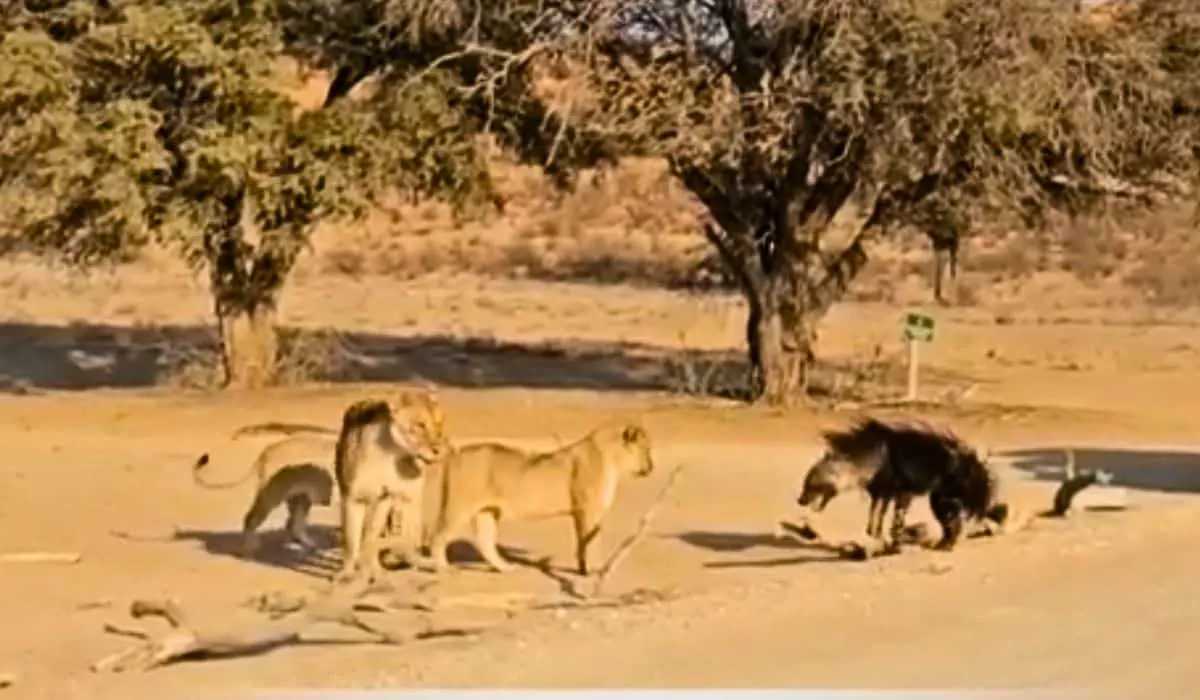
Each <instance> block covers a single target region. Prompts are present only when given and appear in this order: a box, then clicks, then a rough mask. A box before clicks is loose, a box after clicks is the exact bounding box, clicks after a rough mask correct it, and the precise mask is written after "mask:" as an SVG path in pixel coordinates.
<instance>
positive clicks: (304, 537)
mask: <svg viewBox="0 0 1200 700" xmlns="http://www.w3.org/2000/svg"><path fill="white" fill-rule="evenodd" d="M312 505H313V504H312V500H311V499H310V498H309V497H308V494H303V493H298V494H295V495H293V496H290V497H289V498H288V499H287V509H288V519H287V525H286V526H285V527H284V530H285V532H287V536H288V539H289V540H291V541H292V542H295V543H296V544H298V545H300V546H301V547H303V548H304V549H306V550H309V551H312V550H314V549H316V548H317V545H316V543H315V542H313V540H312V537H311V536H310V535H309V534H308V514H309V512H310V511H311V510H312Z"/></svg>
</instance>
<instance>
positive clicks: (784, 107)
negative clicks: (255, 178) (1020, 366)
mask: <svg viewBox="0 0 1200 700" xmlns="http://www.w3.org/2000/svg"><path fill="white" fill-rule="evenodd" d="M1149 1H1155V0H1149ZM1157 1H1161V2H1166V1H1167V0H1157ZM1171 1H1173V2H1174V1H1177V0H1171ZM308 4H309V6H310V7H312V6H319V7H324V8H329V7H342V8H345V7H349V6H353V7H355V8H362V7H364V6H372V7H375V8H376V9H377V12H376V15H375V16H374V19H373V20H370V21H366V23H356V22H358V21H359V20H362V19H363V18H364V17H365V15H364V14H363V13H361V12H358V13H357V14H355V13H353V12H351V13H349V14H346V13H343V14H342V15H340V17H341V20H340V21H339V22H335V23H332V24H336V25H337V28H336V30H334V31H333V32H332V33H329V31H328V30H326V31H325V33H324V34H321V32H317V33H318V34H321V35H322V36H324V37H326V38H329V37H330V36H332V37H334V38H335V39H334V40H331V41H325V42H321V41H308V42H307V43H305V44H304V45H305V46H306V47H308V49H309V50H310V51H311V55H313V56H320V57H322V59H321V60H324V61H325V62H326V64H327V65H331V66H335V67H338V74H339V75H341V76H342V77H343V78H344V80H343V83H342V84H341V86H340V88H339V89H340V90H343V91H344V90H346V89H348V86H350V85H352V84H353V82H354V81H355V80H356V79H359V78H361V77H362V76H364V75H367V74H369V73H370V72H371V71H380V72H382V73H384V74H389V73H394V74H402V75H413V74H419V73H420V71H422V70H426V69H428V67H429V66H436V67H437V69H438V70H439V71H447V72H453V73H454V75H455V80H456V81H457V83H458V84H459V87H460V91H461V92H460V94H461V95H462V96H463V99H464V103H465V104H467V105H468V109H469V111H471V113H472V114H473V115H475V116H477V117H478V118H481V119H483V118H485V116H486V119H487V120H488V122H487V124H488V125H490V126H491V128H493V129H495V130H497V131H499V132H500V133H501V134H502V135H504V136H506V137H508V138H509V140H510V142H511V143H513V144H515V145H516V146H517V147H518V151H519V152H521V153H522V154H525V155H527V156H532V157H536V158H538V159H539V160H540V161H541V162H543V163H544V164H546V165H547V167H548V168H549V169H551V170H552V171H553V172H555V173H556V174H560V175H562V174H564V173H565V174H566V175H568V176H569V175H570V173H572V172H574V171H576V170H578V169H579V168H581V167H584V166H591V165H595V164H596V163H599V162H611V161H612V160H614V159H615V158H617V157H620V156H624V155H640V156H654V157H659V158H662V159H664V160H665V161H666V162H667V163H668V164H669V166H670V168H671V171H672V173H673V174H674V175H675V176H676V177H677V178H678V179H679V181H680V182H681V183H682V184H683V185H684V186H685V187H686V188H687V189H688V190H690V191H691V192H692V193H693V194H694V195H695V196H696V197H697V198H698V199H699V201H700V202H702V203H703V204H704V206H705V207H706V208H707V210H708V212H709V214H710V215H711V219H712V225H710V226H708V227H707V229H706V236H707V238H708V240H709V241H710V242H711V243H712V245H713V246H714V247H715V248H716V250H717V251H718V252H719V254H720V256H721V258H722V260H723V262H724V264H725V266H726V267H727V268H728V269H729V270H730V272H731V273H733V276H735V277H736V279H737V280H738V282H739V284H740V287H741V289H742V292H743V294H744V295H745V297H746V300H747V302H748V307H749V315H748V319H747V324H746V342H747V346H748V350H749V357H750V363H751V366H752V368H753V377H752V379H753V381H752V386H753V390H754V394H755V395H756V396H757V397H758V398H760V399H763V400H765V401H768V402H786V401H789V400H790V399H792V398H793V397H794V396H796V395H797V394H798V393H799V391H800V390H802V389H803V388H804V386H805V384H806V379H807V371H808V369H809V367H810V365H811V362H812V359H813V347H814V345H815V342H816V331H817V326H818V323H819V321H820V320H821V319H822V317H823V316H824V315H825V313H826V312H827V311H828V310H829V308H830V306H831V305H832V304H833V303H835V302H836V301H837V300H838V299H839V298H841V297H842V295H843V294H844V293H845V292H846V289H847V287H848V286H849V285H850V283H851V282H852V281H853V279H854V278H855V276H856V275H857V274H858V273H859V271H860V270H861V269H862V268H863V267H864V265H865V264H866V262H867V256H868V253H869V250H870V246H871V244H872V242H873V241H875V240H876V239H878V238H879V237H880V236H883V235H885V234H886V233H887V232H888V231H889V230H891V229H893V228H894V227H896V226H898V225H900V224H905V223H916V222H917V221H919V220H920V218H921V217H922V211H923V210H922V209H921V207H922V204H923V203H924V202H926V201H927V198H928V197H930V196H931V195H933V194H937V196H939V197H945V198H946V201H954V202H961V203H963V206H966V207H970V208H971V209H972V210H977V211H980V212H987V211H989V210H994V211H1000V210H1006V211H1019V212H1021V213H1022V214H1025V215H1027V216H1028V217H1029V218H1030V220H1031V221H1037V220H1038V215H1039V214H1040V213H1042V212H1043V211H1044V210H1046V209H1047V207H1049V206H1052V205H1064V206H1067V207H1068V208H1071V209H1076V208H1079V207H1082V206H1084V205H1087V204H1089V203H1094V202H1096V201H1103V200H1104V199H1105V198H1107V197H1110V196H1112V195H1114V194H1121V193H1139V192H1143V191H1145V185H1146V183H1147V182H1149V181H1152V180H1153V178H1152V177H1151V176H1152V175H1154V174H1156V173H1159V172H1161V171H1163V170H1171V169H1175V168H1176V167H1183V164H1181V162H1180V160H1179V157H1180V153H1181V152H1182V150H1181V147H1180V143H1179V142H1178V141H1177V140H1176V139H1174V138H1173V136H1174V134H1175V131H1174V130H1175V128H1176V126H1177V125H1176V117H1175V114H1174V113H1173V110H1172V100H1173V97H1172V93H1171V86H1170V85H1169V84H1168V71H1166V70H1165V69H1164V67H1163V66H1162V65H1161V63H1160V61H1159V58H1160V54H1161V50H1160V47H1159V46H1157V45H1156V44H1155V41H1154V40H1153V39H1152V37H1151V35H1150V33H1147V32H1142V31H1138V30H1135V29H1138V28H1139V27H1141V26H1142V25H1140V24H1138V23H1137V21H1135V20H1127V19H1117V20H1115V21H1114V22H1113V23H1109V24H1108V25H1106V26H1105V27H1098V26H1096V25H1095V24H1094V23H1091V22H1088V21H1086V19H1085V16H1084V15H1082V14H1080V13H1076V12H1072V11H1071V10H1070V8H1069V7H1067V6H1064V5H1063V3H1062V2H1061V1H1059V0H1014V1H1012V2H1006V3H996V2H994V1H993V0H929V1H927V2H923V1H918V2H913V0H875V1H873V2H858V1H857V0H789V1H787V2H784V1H783V0H593V1H592V2H588V3H576V2H573V1H572V0H537V1H536V2H535V1H534V0H506V1H505V2H498V3H488V4H480V3H474V2H466V1H465V0H461V1H460V0H373V1H372V2H366V3H346V2H336V1H335V2H320V3H317V2H315V0H309V3H308ZM356 12H357V11H356ZM301 14H303V15H304V16H305V17H307V18H309V19H311V18H314V17H320V16H322V14H321V13H320V12H308V13H307V14H304V13H301ZM324 16H328V14H326V15H324ZM371 21H375V22H377V23H378V24H376V25H372V24H371V23H370V22H371ZM330 24H331V23H330V22H328V21H326V22H325V25H326V26H327V27H328V26H329V25H330ZM1154 36H1158V35H1157V34H1155V35H1154ZM364 37H376V38H378V37H383V38H384V39H382V40H381V41H382V43H375V44H372V43H371V42H370V41H366V40H364ZM331 98H336V95H334V94H332V93H331ZM560 179H561V180H563V181H568V182H569V180H570V178H569V177H563V178H560ZM843 224H848V225H843Z"/></svg>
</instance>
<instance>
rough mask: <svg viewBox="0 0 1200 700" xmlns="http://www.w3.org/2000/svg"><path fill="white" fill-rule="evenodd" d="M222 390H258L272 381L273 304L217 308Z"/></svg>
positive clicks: (274, 352)
mask: <svg viewBox="0 0 1200 700" xmlns="http://www.w3.org/2000/svg"><path fill="white" fill-rule="evenodd" d="M217 322H218V324H219V326H220V331H221V358H222V361H223V364H224V367H225V387H226V388H231V389H261V388H262V387H264V386H267V385H269V384H270V383H271V381H272V380H273V379H274V378H275V369H276V367H275V362H276V359H277V358H276V355H277V351H278V342H277V337H276V332H275V305H274V303H267V302H264V303H259V304H255V305H252V306H250V307H249V308H246V307H245V306H240V305H238V306H234V305H229V304H226V305H222V304H218V305H217Z"/></svg>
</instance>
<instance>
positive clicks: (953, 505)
mask: <svg viewBox="0 0 1200 700" xmlns="http://www.w3.org/2000/svg"><path fill="white" fill-rule="evenodd" d="M824 438H825V442H826V445H827V449H826V452H825V454H824V455H823V456H822V458H821V460H820V461H818V462H817V464H815V465H813V467H812V468H811V469H810V470H809V473H808V475H806V477H805V484H804V490H803V491H802V492H801V494H800V497H799V498H798V499H797V502H798V503H799V504H800V505H801V506H805V507H809V508H812V509H813V510H814V511H817V512H819V511H820V510H822V509H823V508H824V507H825V506H826V505H827V504H828V503H829V501H830V500H831V499H832V498H833V497H834V496H836V495H837V494H838V493H839V492H841V491H843V490H850V489H855V488H863V489H865V490H866V491H867V493H868V494H869V495H870V497H871V506H870V511H869V513H868V516H867V534H868V535H870V536H872V537H879V536H880V535H881V534H882V530H883V518H884V516H885V515H886V513H887V509H888V507H889V505H892V504H894V505H895V510H894V512H893V516H892V527H891V533H890V534H891V540H892V545H893V546H895V545H898V544H899V542H900V541H901V538H902V535H903V533H904V530H905V518H906V516H907V513H908V509H909V507H910V505H911V504H912V500H913V498H915V497H917V496H920V495H923V494H929V497H930V509H931V510H932V511H933V514H934V517H935V518H936V519H937V521H938V523H939V524H940V525H941V527H942V539H941V541H939V542H938V544H937V547H938V548H941V549H952V548H953V547H954V545H955V543H956V542H957V541H958V538H959V536H960V535H961V533H962V530H963V525H964V522H963V521H964V518H965V517H970V518H974V519H980V518H989V519H992V520H995V521H997V522H998V523H1002V522H1003V520H1004V519H1005V517H1006V516H1007V512H1008V509H1007V506H1005V505H1004V504H1001V503H997V490H996V481H995V478H994V474H993V473H992V472H991V470H990V469H988V467H987V465H986V463H985V460H984V459H981V458H980V457H979V455H978V454H977V453H976V452H975V451H974V450H973V449H972V448H971V447H969V446H968V445H967V444H966V443H964V442H962V441H961V440H959V439H958V438H957V437H956V436H954V435H953V434H951V433H948V432H945V431H938V430H935V429H933V428H930V427H928V426H923V425H918V424H900V423H895V424H889V423H883V422H881V421H879V420H876V419H873V418H868V419H866V420H864V421H861V422H859V423H858V424H856V425H854V426H852V427H850V428H848V429H846V430H841V431H829V432H827V433H825V434H824Z"/></svg>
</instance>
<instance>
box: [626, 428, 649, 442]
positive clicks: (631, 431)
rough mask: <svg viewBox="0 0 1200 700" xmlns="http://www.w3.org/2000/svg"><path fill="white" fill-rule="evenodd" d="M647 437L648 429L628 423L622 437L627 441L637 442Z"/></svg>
mask: <svg viewBox="0 0 1200 700" xmlns="http://www.w3.org/2000/svg"><path fill="white" fill-rule="evenodd" d="M645 437H646V431H645V430H642V426H640V425H627V426H625V430H624V431H623V432H622V433H621V439H623V440H624V441H625V442H627V443H635V442H638V441H639V440H642V439H644V438H645Z"/></svg>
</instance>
